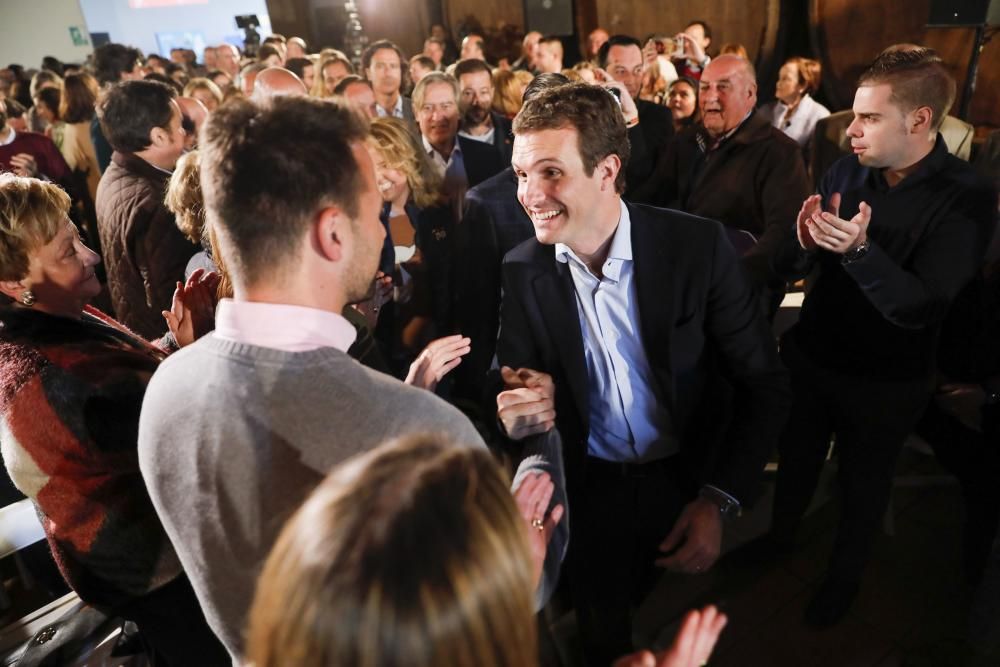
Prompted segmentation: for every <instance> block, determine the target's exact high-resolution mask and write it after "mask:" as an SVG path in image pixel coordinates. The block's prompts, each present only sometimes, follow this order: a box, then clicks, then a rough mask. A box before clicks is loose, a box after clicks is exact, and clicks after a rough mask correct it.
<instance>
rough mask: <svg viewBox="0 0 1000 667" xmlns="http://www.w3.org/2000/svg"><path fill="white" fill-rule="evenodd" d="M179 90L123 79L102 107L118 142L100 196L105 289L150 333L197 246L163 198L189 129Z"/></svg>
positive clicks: (126, 317) (107, 129) (105, 125)
mask: <svg viewBox="0 0 1000 667" xmlns="http://www.w3.org/2000/svg"><path fill="white" fill-rule="evenodd" d="M174 97H175V95H174V93H173V91H172V90H171V89H170V88H168V87H167V86H165V85H164V84H162V83H157V82H155V81H124V82H122V83H120V84H117V85H115V86H114V87H112V88H111V89H110V90H108V91H107V92H106V93H105V96H104V98H103V99H102V100H101V103H100V105H99V108H98V115H99V116H100V121H101V128H102V129H103V131H104V135H105V136H106V137H107V138H108V141H109V142H110V143H111V145H112V146H113V147H114V150H115V152H114V154H113V156H112V160H111V166H110V167H108V170H107V171H105V172H104V176H102V177H101V182H100V184H99V185H98V186H97V199H96V202H95V203H96V206H97V227H98V231H99V232H100V237H101V247H102V248H103V249H104V266H105V268H106V270H107V275H108V290H109V292H110V293H111V303H112V306H113V308H114V310H115V314H116V315H117V317H118V319H119V320H120V321H121V322H122V323H123V324H124V325H125V326H127V327H128V328H129V329H131V330H132V331H135V332H136V333H137V334H139V335H140V336H144V337H147V338H149V337H152V336H155V335H156V334H157V332H158V331H159V329H160V326H161V320H160V313H161V312H163V311H164V310H166V309H167V308H169V307H170V298H171V294H173V291H174V286H175V285H176V283H177V281H178V280H180V279H181V278H182V277H183V276H184V266H185V265H186V264H187V262H188V260H189V259H190V258H191V256H192V255H193V254H194V253H195V252H196V251H197V248H196V246H194V245H192V244H190V243H188V242H187V240H185V239H184V237H183V236H181V233H180V232H179V231H178V230H177V226H176V224H175V223H174V217H173V215H171V214H170V211H168V210H167V209H166V207H164V205H163V196H164V192H165V191H166V186H167V180H168V179H169V176H170V171H171V170H173V168H174V165H175V164H176V163H177V159H178V158H179V157H180V156H181V154H182V153H183V152H184V139H185V137H186V133H185V131H184V128H183V127H182V125H181V123H182V118H181V110H180V108H179V107H178V106H177V102H176V101H175V99H174Z"/></svg>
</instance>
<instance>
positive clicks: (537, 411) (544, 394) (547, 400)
mask: <svg viewBox="0 0 1000 667" xmlns="http://www.w3.org/2000/svg"><path fill="white" fill-rule="evenodd" d="M500 376H501V377H502V378H503V381H504V384H505V385H506V387H507V389H506V391H502V392H500V393H499V394H498V395H497V419H499V420H500V423H501V424H503V428H504V430H505V431H506V432H507V437H509V438H511V439H512V440H521V439H522V438H525V437H527V436H529V435H535V434H537V433H545V432H546V431H548V430H549V429H551V428H552V427H553V426H555V424H556V404H555V393H556V390H555V385H553V383H552V376H551V375H549V374H548V373H542V372H540V371H536V370H532V369H530V368H519V369H517V370H516V371H515V370H514V369H513V368H510V367H509V366H504V367H503V368H501V369H500Z"/></svg>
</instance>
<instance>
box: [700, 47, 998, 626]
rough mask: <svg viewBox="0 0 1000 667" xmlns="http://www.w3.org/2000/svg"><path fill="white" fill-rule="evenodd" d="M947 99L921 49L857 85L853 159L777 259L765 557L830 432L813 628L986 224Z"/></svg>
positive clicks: (846, 588)
mask: <svg viewBox="0 0 1000 667" xmlns="http://www.w3.org/2000/svg"><path fill="white" fill-rule="evenodd" d="M713 65H714V63H713ZM954 96H955V82H954V79H952V77H951V75H950V74H949V73H948V70H947V68H946V67H945V66H944V64H943V63H942V62H941V60H940V58H937V57H936V54H934V53H933V52H932V51H929V50H928V49H916V50H915V49H906V50H888V51H886V52H883V53H882V54H881V55H879V56H878V57H877V58H876V59H875V61H874V62H873V63H872V65H871V66H870V67H869V68H868V70H867V71H865V73H864V74H862V75H861V78H860V79H859V81H858V89H857V92H856V93H855V97H854V122H852V123H851V125H850V127H848V129H847V134H848V136H849V137H850V138H851V146H852V149H853V152H854V155H852V156H849V157H845V158H843V159H841V160H839V161H838V162H836V163H834V165H833V166H832V167H831V168H830V170H829V171H828V172H827V173H826V175H825V176H824V177H823V180H822V184H821V185H820V188H819V194H817V195H813V196H811V197H809V198H808V199H806V200H805V202H804V203H803V204H802V207H801V209H800V211H799V213H798V216H797V218H796V224H795V229H796V233H797V238H789V239H788V240H787V242H786V243H785V244H784V245H783V247H781V248H780V252H779V253H778V254H777V256H776V257H775V266H776V269H777V270H778V271H781V272H784V273H785V275H786V276H787V277H788V278H796V277H800V276H804V275H806V274H810V275H811V288H810V291H809V292H808V293H807V295H806V298H805V301H804V303H803V304H802V310H801V313H800V316H799V321H798V323H797V324H796V325H795V326H793V327H792V328H791V329H790V330H789V331H788V332H786V334H785V335H784V336H783V337H782V345H781V354H782V358H783V359H784V361H785V363H786V365H787V366H788V368H789V370H790V371H791V373H792V386H793V389H794V394H793V395H794V405H793V409H792V417H791V419H790V420H789V422H788V425H787V427H786V428H785V432H784V434H783V435H782V437H781V441H780V443H779V452H780V454H781V465H780V467H779V469H778V479H777V487H776V491H775V504H774V521H773V525H772V528H771V535H772V537H773V539H774V542H775V546H778V547H780V548H783V549H789V548H791V547H792V546H793V544H794V538H795V533H796V529H797V528H798V525H799V523H800V521H801V519H802V517H803V515H804V514H805V511H806V508H807V506H808V505H809V503H810V500H811V498H812V495H813V492H814V490H815V488H816V484H817V482H818V478H819V475H820V472H821V471H822V468H823V462H824V460H825V458H826V454H827V451H828V449H829V443H830V439H831V435H835V437H836V445H837V452H838V460H839V463H838V470H837V476H838V480H839V482H840V486H841V489H842V490H843V502H842V509H841V517H840V521H839V524H838V527H837V536H836V540H835V541H834V546H833V552H832V554H831V557H830V561H829V565H828V568H827V572H826V577H825V579H824V581H823V582H822V584H821V585H820V587H819V590H818V591H817V592H816V594H815V595H814V597H813V598H812V600H811V601H810V602H809V605H808V606H807V608H806V614H805V620H806V622H807V623H808V624H810V625H812V626H816V627H825V626H829V625H833V624H835V623H837V622H839V621H840V620H841V619H842V618H843V617H844V615H845V614H846V613H847V612H848V610H849V609H850V607H851V604H852V603H853V601H854V599H855V597H856V596H857V593H858V590H859V587H860V584H861V579H862V574H863V572H864V569H865V566H866V564H867V562H868V559H869V557H870V555H871V550H872V546H873V543H874V541H875V537H876V535H877V533H878V530H879V525H880V523H881V519H882V516H883V514H884V512H885V509H886V506H887V504H888V501H889V494H890V489H891V485H892V475H893V470H894V468H895V465H896V459H897V456H898V454H899V452H900V450H901V449H902V446H903V443H904V441H905V439H906V437H907V436H908V434H909V433H910V432H911V431H912V430H913V428H914V426H915V425H916V423H917V420H918V419H919V417H920V416H921V414H922V413H923V411H924V409H925V407H926V405H927V403H928V401H929V400H930V398H931V396H932V393H933V391H934V386H935V373H936V362H935V357H936V355H935V352H936V346H937V342H938V335H939V332H940V330H941V326H942V322H943V320H944V318H945V316H946V314H947V313H948V311H949V307H950V306H951V303H952V301H953V299H954V298H955V296H956V295H957V294H958V293H959V290H960V289H961V288H962V287H963V286H964V285H965V284H966V283H967V282H968V281H969V280H970V279H971V278H972V277H973V276H974V275H975V273H976V272H977V270H978V269H979V268H980V266H981V263H982V260H983V257H984V254H985V252H986V247H987V244H988V243H989V240H990V238H991V236H992V235H993V233H994V229H995V226H996V224H995V220H996V205H997V194H996V192H995V190H994V189H993V188H992V185H991V184H990V183H988V182H985V181H984V180H982V179H981V177H980V176H978V175H977V174H976V172H975V171H974V170H973V168H972V167H971V166H970V165H968V164H967V163H966V162H964V161H962V160H960V159H958V158H956V157H954V156H952V155H949V154H948V149H947V147H946V146H945V143H944V140H943V139H942V138H941V136H940V135H939V133H938V129H939V128H940V126H941V122H942V120H943V118H944V116H945V114H947V112H948V109H949V107H950V106H951V103H952V101H953V100H954Z"/></svg>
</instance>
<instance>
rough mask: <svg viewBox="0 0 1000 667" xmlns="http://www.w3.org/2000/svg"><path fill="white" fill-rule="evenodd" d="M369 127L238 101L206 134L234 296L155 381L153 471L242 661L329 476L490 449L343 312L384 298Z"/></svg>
mask: <svg viewBox="0 0 1000 667" xmlns="http://www.w3.org/2000/svg"><path fill="white" fill-rule="evenodd" d="M366 132H367V130H366V127H365V126H364V124H363V122H362V121H360V120H359V119H357V118H356V117H355V116H354V115H353V114H352V113H351V112H350V111H348V110H346V109H344V108H341V107H338V106H335V105H332V104H330V103H325V102H321V101H319V100H313V99H307V98H301V97H299V98H292V97H279V98H276V99H274V100H272V101H271V102H269V103H267V104H266V105H264V106H255V105H252V104H250V103H245V102H234V103H232V104H229V105H226V106H225V107H223V108H221V109H219V110H218V111H216V112H215V113H213V114H212V118H211V119H210V120H209V121H208V123H207V125H206V127H205V128H204V131H203V133H202V137H201V149H202V159H201V168H202V184H203V188H204V193H205V204H206V211H207V213H208V219H209V224H211V225H214V226H215V231H216V232H217V234H216V236H217V238H218V245H219V247H218V248H217V249H216V251H217V252H219V253H220V254H221V257H222V258H223V260H224V261H225V264H226V266H227V267H228V268H229V272H230V275H231V277H232V282H233V287H234V292H235V295H234V299H232V300H223V302H222V303H220V305H219V310H218V313H217V325H216V329H215V331H214V332H213V333H211V334H209V335H207V336H205V337H203V338H201V339H200V340H199V341H198V342H197V343H195V344H193V345H190V346H188V347H187V348H185V349H184V350H182V351H180V352H177V353H176V354H174V355H173V356H171V357H170V358H168V359H167V360H166V361H165V362H164V363H163V364H162V365H161V366H160V367H159V369H158V370H157V371H156V373H155V374H154V376H153V378H152V380H151V381H150V384H149V387H148V389H147V391H146V396H145V400H144V403H143V408H142V417H141V421H140V427H139V458H140V465H141V469H142V474H143V477H144V479H145V481H146V484H147V486H148V488H149V491H150V495H151V497H152V499H153V503H154V505H155V507H156V511H157V513H158V514H159V516H160V518H161V520H162V521H163V525H164V527H165V528H166V531H167V534H168V535H169V536H170V539H171V541H172V542H173V544H174V547H175V549H176V550H177V553H178V556H179V557H180V560H181V563H182V564H183V566H184V569H185V571H186V572H187V574H188V576H189V578H190V579H191V583H192V585H193V587H194V589H195V592H196V594H197V596H198V599H199V601H200V603H201V605H202V608H203V610H204V612H205V616H206V618H207V619H208V622H209V624H210V625H211V627H212V629H213V630H214V631H215V632H216V634H217V635H218V636H219V638H220V639H221V640H222V642H223V643H224V644H225V646H226V648H227V649H228V650H229V652H230V654H231V655H232V657H233V659H234V661H239V659H240V658H241V655H242V651H243V645H244V639H245V638H244V636H243V629H244V627H245V623H246V612H247V610H248V609H249V607H250V604H251V602H252V599H253V593H254V588H255V585H256V578H257V575H258V572H259V570H260V567H261V565H262V564H263V562H264V560H265V558H266V557H267V554H268V552H269V551H270V549H271V546H272V545H273V543H274V541H275V540H276V538H277V535H278V532H279V531H280V529H281V527H282V524H283V523H284V521H285V519H286V518H287V517H288V516H289V515H290V514H291V513H292V511H294V510H295V509H296V508H297V507H298V505H299V504H300V503H301V501H302V500H303V499H304V498H305V497H306V495H308V493H309V492H310V491H312V489H313V488H314V487H315V486H316V485H317V484H318V483H319V482H320V480H321V479H322V478H323V477H324V476H325V474H326V473H327V471H328V470H329V469H330V468H331V467H333V466H335V465H336V464H338V463H339V462H341V461H343V460H344V459H346V458H348V457H350V456H351V455H353V454H355V453H358V452H360V451H364V450H367V449H370V448H372V447H375V446H376V445H378V444H380V443H382V442H384V441H385V440H387V439H389V438H392V437H396V436H400V435H403V434H411V433H420V432H425V433H426V432H429V433H436V434H440V435H441V436H442V437H444V438H447V439H449V440H451V441H453V442H455V443H456V444H458V445H465V446H473V447H484V446H485V445H484V444H483V441H482V440H481V438H480V437H479V435H478V433H477V432H476V430H475V429H474V428H473V426H472V424H471V423H470V422H469V421H468V420H467V419H466V418H465V417H464V416H463V415H462V414H461V413H460V412H458V410H456V409H455V408H453V407H451V406H450V405H448V404H447V403H445V402H444V401H442V400H440V399H438V398H437V397H436V396H434V395H433V394H432V393H431V392H428V391H424V390H421V389H416V388H413V387H409V386H406V385H403V384H401V383H400V382H398V381H396V380H395V379H393V378H390V377H388V376H383V375H380V374H379V373H376V372H374V371H371V370H369V369H367V368H365V367H363V366H361V365H360V364H358V363H357V362H355V361H354V360H352V359H350V358H349V357H348V356H347V355H346V354H345V352H346V350H347V348H348V346H349V345H350V344H351V342H352V341H353V340H354V335H355V332H354V329H353V327H352V326H351V325H350V324H349V323H348V322H347V321H346V320H344V318H343V317H341V315H340V313H341V312H342V310H343V308H344V306H345V304H347V303H351V302H354V301H357V300H360V299H363V298H364V297H365V295H366V293H367V292H368V290H369V289H370V288H371V286H372V284H373V278H374V275H375V271H376V268H377V265H378V260H379V255H380V251H381V247H382V241H383V238H384V231H383V227H382V225H381V223H380V222H379V217H378V214H379V211H380V209H381V197H380V195H379V192H378V189H377V187H376V185H375V177H374V170H373V167H372V162H371V159H370V158H369V157H368V154H367V152H366V151H365V148H364V140H365V136H366Z"/></svg>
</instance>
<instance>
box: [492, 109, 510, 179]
mask: <svg viewBox="0 0 1000 667" xmlns="http://www.w3.org/2000/svg"><path fill="white" fill-rule="evenodd" d="M490 116H492V117H493V146H494V147H495V148H496V149H497V152H498V153H500V162H501V163H502V165H503V166H504V167H509V166H510V155H511V152H512V151H513V150H514V133H513V132H512V131H511V125H512V123H511V121H510V120H508V119H507V117H506V116H504V115H502V114H498V113H496V112H495V111H492V112H490Z"/></svg>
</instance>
